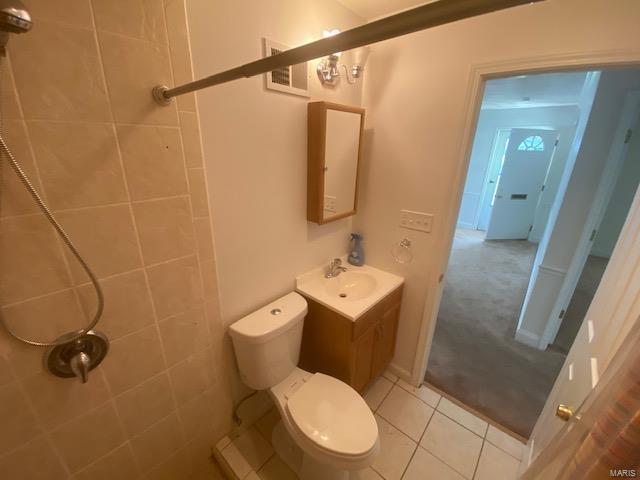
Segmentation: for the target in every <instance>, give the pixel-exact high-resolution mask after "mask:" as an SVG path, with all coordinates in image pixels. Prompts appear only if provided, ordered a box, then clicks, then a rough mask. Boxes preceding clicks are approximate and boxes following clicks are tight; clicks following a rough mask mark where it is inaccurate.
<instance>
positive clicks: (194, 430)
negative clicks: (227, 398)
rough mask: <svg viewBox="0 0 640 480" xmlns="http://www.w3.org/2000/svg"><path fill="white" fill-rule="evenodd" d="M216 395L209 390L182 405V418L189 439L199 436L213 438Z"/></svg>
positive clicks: (180, 411)
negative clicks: (212, 428)
mask: <svg viewBox="0 0 640 480" xmlns="http://www.w3.org/2000/svg"><path fill="white" fill-rule="evenodd" d="M215 404H216V401H215V395H214V394H213V392H212V391H211V390H207V391H205V392H203V393H201V394H200V395H198V396H196V397H195V398H193V399H192V400H190V401H189V402H187V403H185V404H184V405H182V407H180V410H179V413H180V419H181V420H182V425H183V427H184V434H185V437H186V438H187V441H190V440H193V439H195V438H198V437H206V436H209V437H210V439H211V440H212V441H213V438H211V433H212V431H211V426H212V425H213V423H214V418H215V413H216V412H215V411H214V407H215Z"/></svg>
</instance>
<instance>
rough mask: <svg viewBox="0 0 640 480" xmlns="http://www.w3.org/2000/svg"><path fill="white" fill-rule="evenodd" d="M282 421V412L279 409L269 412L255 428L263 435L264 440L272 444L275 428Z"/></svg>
mask: <svg viewBox="0 0 640 480" xmlns="http://www.w3.org/2000/svg"><path fill="white" fill-rule="evenodd" d="M278 421H280V412H278V410H277V409H275V408H274V409H273V410H269V412H267V414H266V415H263V416H262V417H261V418H260V419H259V420H258V421H257V422H256V424H255V427H256V428H257V429H258V431H259V432H260V433H261V434H262V436H263V437H264V439H265V440H266V441H267V442H269V443H271V435H272V434H273V427H275V426H276V423H278Z"/></svg>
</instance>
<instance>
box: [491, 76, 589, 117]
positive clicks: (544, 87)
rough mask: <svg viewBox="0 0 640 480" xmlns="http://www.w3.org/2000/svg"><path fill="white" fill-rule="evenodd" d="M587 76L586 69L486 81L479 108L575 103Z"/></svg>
mask: <svg viewBox="0 0 640 480" xmlns="http://www.w3.org/2000/svg"><path fill="white" fill-rule="evenodd" d="M586 75H587V72H563V73H543V74H537V75H520V76H516V77H507V78H499V79H495V80H489V81H487V83H486V85H485V90H484V97H483V99H482V108H483V109H497V108H530V107H549V106H559V105H577V104H578V103H579V100H580V92H581V90H582V85H583V84H584V81H585V77H586ZM527 98H528V100H527Z"/></svg>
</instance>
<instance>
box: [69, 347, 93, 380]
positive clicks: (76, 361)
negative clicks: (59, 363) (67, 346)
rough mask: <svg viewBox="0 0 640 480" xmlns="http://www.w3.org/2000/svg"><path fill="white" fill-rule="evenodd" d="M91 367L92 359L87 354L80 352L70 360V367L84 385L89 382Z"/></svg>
mask: <svg viewBox="0 0 640 480" xmlns="http://www.w3.org/2000/svg"><path fill="white" fill-rule="evenodd" d="M90 366H91V357H89V355H87V354H86V353H85V352H79V353H77V354H75V355H74V356H73V357H71V360H69V367H71V371H72V372H73V373H74V375H75V376H76V377H78V379H80V381H81V382H82V383H87V382H88V381H89V367H90Z"/></svg>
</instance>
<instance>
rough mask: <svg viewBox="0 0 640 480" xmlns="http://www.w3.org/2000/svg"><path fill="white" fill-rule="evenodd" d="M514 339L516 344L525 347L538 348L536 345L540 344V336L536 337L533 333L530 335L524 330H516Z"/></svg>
mask: <svg viewBox="0 0 640 480" xmlns="http://www.w3.org/2000/svg"><path fill="white" fill-rule="evenodd" d="M514 338H515V339H516V340H517V341H518V342H520V343H524V344H525V345H528V346H530V347H533V348H538V345H539V344H540V335H536V334H535V333H532V332H530V331H529V330H525V329H524V328H520V329H519V330H516V334H515V337H514Z"/></svg>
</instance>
